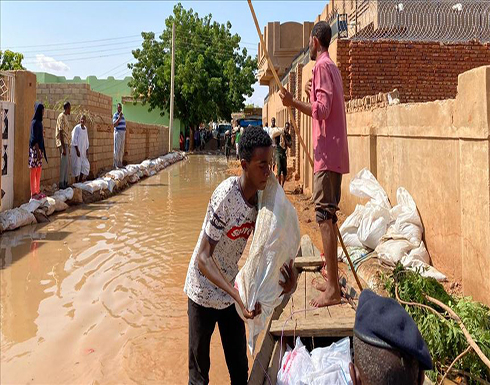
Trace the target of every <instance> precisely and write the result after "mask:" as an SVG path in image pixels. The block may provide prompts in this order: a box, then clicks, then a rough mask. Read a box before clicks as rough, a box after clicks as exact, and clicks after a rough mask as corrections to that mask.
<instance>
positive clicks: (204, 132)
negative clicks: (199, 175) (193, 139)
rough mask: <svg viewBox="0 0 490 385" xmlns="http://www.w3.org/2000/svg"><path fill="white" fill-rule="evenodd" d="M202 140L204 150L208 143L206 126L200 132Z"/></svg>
mask: <svg viewBox="0 0 490 385" xmlns="http://www.w3.org/2000/svg"><path fill="white" fill-rule="evenodd" d="M200 141H201V146H200V148H201V151H203V150H204V146H205V145H206V130H205V129H204V128H202V129H201V132H200Z"/></svg>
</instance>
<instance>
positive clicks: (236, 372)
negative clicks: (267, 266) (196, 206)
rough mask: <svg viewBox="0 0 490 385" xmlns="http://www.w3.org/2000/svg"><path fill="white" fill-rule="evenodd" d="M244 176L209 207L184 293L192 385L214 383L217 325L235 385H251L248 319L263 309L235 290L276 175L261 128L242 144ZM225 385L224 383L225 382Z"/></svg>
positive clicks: (292, 279)
mask: <svg viewBox="0 0 490 385" xmlns="http://www.w3.org/2000/svg"><path fill="white" fill-rule="evenodd" d="M239 153H240V158H241V160H240V162H241V166H242V175H241V176H240V177H231V178H228V179H226V180H225V181H224V182H222V183H221V184H220V185H219V186H218V187H217V188H216V190H215V191H214V193H213V195H212V196H211V200H210V202H209V205H208V210H207V214H206V217H205V218H204V223H203V227H202V230H201V234H200V235H199V239H198V241H197V244H196V247H195V249H194V253H193V255H192V258H191V261H190V263H189V269H188V271H187V278H186V281H185V287H184V292H185V293H186V294H187V296H188V297H189V298H188V311H187V314H188V318H189V384H207V383H208V382H209V368H210V359H209V348H210V342H211V336H212V334H213V331H214V329H215V326H216V323H217V324H218V328H219V332H220V336H221V342H222V345H223V350H224V353H225V358H226V364H227V366H228V371H229V373H230V380H231V383H232V384H246V383H247V380H248V360H247V351H246V336H245V323H244V322H243V320H242V319H241V318H240V316H239V315H238V313H237V310H236V308H235V305H234V302H236V303H237V304H238V305H239V307H240V308H241V312H242V313H243V316H244V318H254V317H255V316H256V315H258V314H260V311H261V309H260V304H258V303H257V305H256V306H255V309H252V310H249V309H246V308H245V306H244V305H243V303H242V301H241V299H240V295H239V293H238V290H237V289H236V288H234V281H235V277H236V275H237V274H238V261H239V259H240V258H241V256H242V253H243V250H244V249H245V246H246V244H247V239H248V237H249V236H250V235H251V234H252V232H253V230H254V228H255V220H256V218H257V192H258V191H259V190H263V189H264V188H265V185H266V183H267V179H268V178H269V175H270V173H271V169H270V164H271V160H272V140H271V138H270V137H269V135H267V133H266V132H265V131H264V130H263V129H262V128H260V127H248V128H246V129H245V131H244V133H243V135H242V137H241V138H240V144H239ZM281 272H282V274H283V275H284V282H279V283H280V284H281V286H282V287H283V292H284V293H289V292H290V291H291V290H292V289H293V288H294V286H295V284H296V278H297V276H296V274H295V273H294V271H293V269H292V265H289V266H288V265H286V264H285V265H284V266H283V268H282V269H281ZM223 383H225V381H223Z"/></svg>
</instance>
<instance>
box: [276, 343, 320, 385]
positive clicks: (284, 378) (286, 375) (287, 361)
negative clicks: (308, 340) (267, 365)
mask: <svg viewBox="0 0 490 385" xmlns="http://www.w3.org/2000/svg"><path fill="white" fill-rule="evenodd" d="M314 370H315V367H314V365H313V361H312V360H311V357H310V353H309V352H308V350H307V349H306V347H305V346H304V345H303V344H302V342H301V339H300V338H299V337H297V338H296V346H295V347H294V349H293V350H291V348H290V347H289V346H288V348H287V350H286V353H285V354H284V356H283V358H282V362H281V369H280V370H279V372H278V373H277V385H303V384H304V382H303V381H302V379H303V376H307V375H308V374H310V373H312V372H313V371H314Z"/></svg>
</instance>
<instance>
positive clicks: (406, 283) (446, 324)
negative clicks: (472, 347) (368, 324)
mask: <svg viewBox="0 0 490 385" xmlns="http://www.w3.org/2000/svg"><path fill="white" fill-rule="evenodd" d="M384 284H385V287H386V289H387V291H388V293H389V294H390V296H391V297H393V298H396V294H395V290H396V288H397V287H398V295H399V296H400V299H401V300H402V301H406V302H412V303H418V304H424V305H427V306H430V307H432V308H434V310H437V311H438V312H440V313H441V314H443V315H445V313H444V311H443V310H442V309H440V308H439V307H438V306H435V305H434V304H433V303H431V302H430V301H428V300H427V299H426V297H425V296H426V295H429V296H431V297H432V298H436V299H438V300H439V301H441V302H442V303H444V304H445V305H447V306H449V307H450V308H451V309H452V310H453V311H454V312H455V313H456V314H457V315H458V316H459V317H460V318H461V321H462V322H463V324H464V325H465V326H466V328H467V329H468V332H469V333H470V334H471V336H472V338H473V339H474V340H475V342H476V343H477V344H478V346H479V347H480V349H481V350H482V352H483V353H484V354H485V355H486V356H487V357H490V309H489V308H488V307H486V306H485V305H483V304H481V303H479V302H475V301H472V300H471V298H457V297H453V296H451V295H449V294H448V293H447V292H446V291H445V290H444V287H443V286H442V285H441V284H440V283H438V282H437V281H436V280H435V279H434V278H425V277H422V276H421V275H420V274H419V273H417V272H414V271H409V270H406V269H404V268H403V266H401V264H398V265H397V266H396V268H395V269H394V271H393V274H390V275H388V276H385V277H384ZM404 307H405V309H406V310H407V312H408V313H409V314H410V315H411V316H412V318H413V319H414V321H415V323H416V324H417V326H418V328H419V330H420V333H421V334H422V337H423V338H424V340H425V342H426V343H427V347H428V348H429V351H430V354H431V356H432V360H433V363H434V370H433V371H430V372H427V374H428V375H429V377H430V378H431V379H432V380H433V381H435V380H436V378H437V377H438V376H439V377H440V376H441V375H442V374H443V373H444V372H445V371H446V369H447V368H448V366H449V365H450V364H451V362H452V361H453V360H454V359H455V358H456V357H457V356H458V355H459V354H460V353H462V352H463V351H464V350H465V349H466V348H467V346H468V341H467V340H466V338H465V336H464V334H463V331H462V330H461V328H460V327H459V325H458V324H457V323H456V322H455V321H454V320H452V319H450V318H447V319H446V320H442V319H441V318H440V317H438V316H437V315H435V314H434V313H432V312H430V311H429V310H426V309H424V308H422V307H419V306H409V305H404ZM455 368H456V370H460V371H463V372H466V373H469V374H470V375H471V376H472V377H471V378H469V379H468V382H469V383H470V384H476V383H477V382H478V381H477V380H475V379H476V378H478V379H483V380H485V381H488V380H490V371H489V369H488V368H487V367H486V366H485V364H484V363H483V362H482V361H481V360H480V358H479V357H478V356H477V355H476V353H475V352H474V351H470V353H468V354H466V355H465V356H464V357H463V358H462V359H461V360H459V361H458V362H457V363H456V364H455Z"/></svg>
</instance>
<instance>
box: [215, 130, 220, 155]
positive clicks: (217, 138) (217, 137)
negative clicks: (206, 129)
mask: <svg viewBox="0 0 490 385" xmlns="http://www.w3.org/2000/svg"><path fill="white" fill-rule="evenodd" d="M216 141H217V142H218V151H220V150H221V135H220V133H219V131H218V133H217V134H216Z"/></svg>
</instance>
